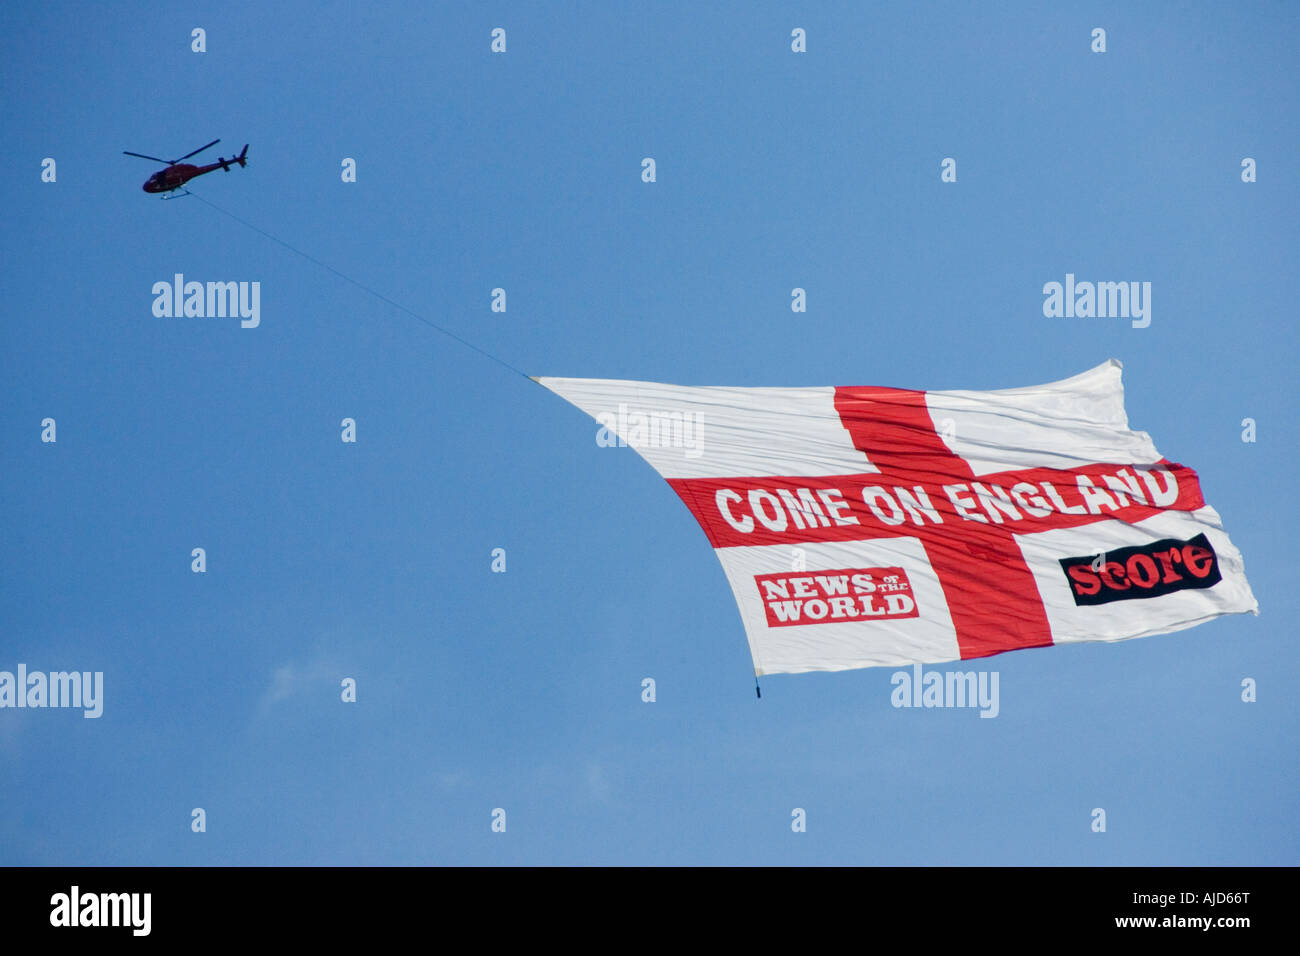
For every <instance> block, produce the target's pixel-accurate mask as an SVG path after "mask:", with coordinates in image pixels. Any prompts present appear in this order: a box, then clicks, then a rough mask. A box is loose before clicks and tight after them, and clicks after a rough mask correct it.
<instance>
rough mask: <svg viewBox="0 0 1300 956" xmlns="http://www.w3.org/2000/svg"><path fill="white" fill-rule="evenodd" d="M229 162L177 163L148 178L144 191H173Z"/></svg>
mask: <svg viewBox="0 0 1300 956" xmlns="http://www.w3.org/2000/svg"><path fill="white" fill-rule="evenodd" d="M227 164H228V161H227ZM227 164H223V163H209V164H208V165H207V166H192V165H190V164H189V163H176V164H175V165H174V166H168V167H167V168H166V169H160V170H158V172H156V173H154V174H153V175H152V176H150V177H149V178H148V179H146V180H145V183H144V191H145V192H147V193H167V192H171V191H172V190H173V189H180V188H181V187H182V186H184V185H185V184H186V183H187V182H189V181H190V180H191V179H193V178H194V177H195V176H202V175H203V174H204V173H210V172H212V171H213V170H214V169H220V168H221V167H222V166H223V165H227Z"/></svg>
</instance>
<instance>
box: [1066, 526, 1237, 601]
mask: <svg viewBox="0 0 1300 956" xmlns="http://www.w3.org/2000/svg"><path fill="white" fill-rule="evenodd" d="M1102 560H1103V562H1104V563H1102V564H1101V565H1100V570H1094V566H1095V565H1096V564H1097V556H1096V555H1088V556H1086V557H1082V558H1061V559H1060V562H1061V570H1063V571H1064V572H1065V574H1066V576H1067V577H1068V578H1069V580H1070V593H1071V594H1073V595H1074V603H1075V604H1076V605H1079V606H1084V605H1092V604H1109V603H1111V602H1112V601H1133V600H1136V599H1138V598H1152V597H1159V596H1160V595H1162V594H1172V593H1173V592H1174V591H1186V590H1190V589H1193V588H1212V587H1214V585H1216V584H1218V583H1219V581H1221V580H1222V576H1221V575H1220V574H1219V556H1218V555H1216V554H1215V553H1214V548H1212V547H1211V546H1210V539H1209V538H1207V537H1206V536H1205V535H1204V534H1198V535H1197V536H1196V537H1195V538H1192V539H1191V540H1189V541H1179V540H1178V539H1176V538H1164V539H1162V540H1160V541H1153V542H1152V543H1151V544H1144V545H1142V546H1140V547H1136V548H1120V549H1119V550H1117V551H1107V552H1106V553H1105V554H1104V555H1102Z"/></svg>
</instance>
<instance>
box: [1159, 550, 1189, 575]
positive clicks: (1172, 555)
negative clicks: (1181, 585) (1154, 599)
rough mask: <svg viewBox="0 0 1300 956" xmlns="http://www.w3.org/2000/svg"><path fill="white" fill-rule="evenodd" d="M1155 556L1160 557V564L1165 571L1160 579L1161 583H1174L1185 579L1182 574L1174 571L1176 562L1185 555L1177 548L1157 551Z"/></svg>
mask: <svg viewBox="0 0 1300 956" xmlns="http://www.w3.org/2000/svg"><path fill="white" fill-rule="evenodd" d="M1155 556H1156V557H1157V558H1159V559H1160V566H1161V567H1162V568H1164V571H1165V576H1164V577H1163V578H1161V579H1160V583H1161V584H1173V583H1174V582H1175V581H1181V580H1182V579H1183V576H1182V575H1181V574H1175V573H1174V562H1175V561H1181V560H1183V556H1182V554H1180V553H1179V551H1178V549H1177V548H1170V549H1169V550H1168V551H1157V552H1156V555H1155Z"/></svg>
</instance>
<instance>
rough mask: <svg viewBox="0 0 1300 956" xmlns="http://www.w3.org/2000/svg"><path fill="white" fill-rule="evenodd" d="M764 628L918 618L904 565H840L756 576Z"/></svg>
mask: <svg viewBox="0 0 1300 956" xmlns="http://www.w3.org/2000/svg"><path fill="white" fill-rule="evenodd" d="M754 581H755V583H757V584H758V591H759V594H760V595H761V596H762V598H763V608H764V610H765V611H766V612H767V626H768V627H791V626H792V625H795V624H829V623H833V622H836V621H856V620H863V619H879V620H887V619H890V618H899V617H917V616H918V615H917V610H916V600H915V599H914V598H913V597H912V584H911V582H910V581H908V580H907V573H906V572H905V571H903V569H902V568H842V569H840V570H836V571H817V572H814V573H811V574H802V573H800V574H791V573H789V572H782V573H778V574H758V575H755V576H754Z"/></svg>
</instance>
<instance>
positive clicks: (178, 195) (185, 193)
mask: <svg viewBox="0 0 1300 956" xmlns="http://www.w3.org/2000/svg"><path fill="white" fill-rule="evenodd" d="M193 195H194V193H192V192H190V191H189V190H188V189H186V190H185V191H183V192H179V193H177V192H171V193H167V194H166V195H164V196H163V199H180V198H181V197H182V196H193Z"/></svg>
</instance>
